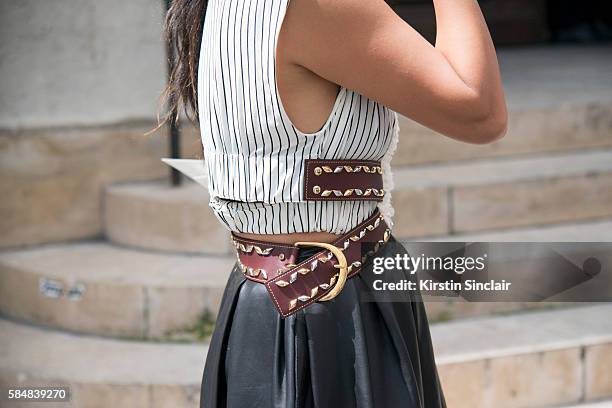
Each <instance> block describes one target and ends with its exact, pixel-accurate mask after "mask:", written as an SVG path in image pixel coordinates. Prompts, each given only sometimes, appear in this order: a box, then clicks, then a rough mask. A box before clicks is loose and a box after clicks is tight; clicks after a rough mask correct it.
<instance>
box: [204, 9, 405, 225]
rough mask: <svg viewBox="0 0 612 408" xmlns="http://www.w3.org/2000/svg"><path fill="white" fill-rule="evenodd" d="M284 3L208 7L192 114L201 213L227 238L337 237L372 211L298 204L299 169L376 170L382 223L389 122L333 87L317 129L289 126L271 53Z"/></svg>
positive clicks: (359, 206) (392, 139)
mask: <svg viewBox="0 0 612 408" xmlns="http://www.w3.org/2000/svg"><path fill="white" fill-rule="evenodd" d="M288 2H289V0H231V1H230V0H210V1H209V2H208V8H207V11H206V17H205V21H204V27H203V36H202V47H201V51H200V61H199V69H198V104H199V118H200V130H201V137H202V145H203V151H204V160H205V163H206V168H207V171H208V189H209V192H210V196H211V199H210V203H209V204H210V206H211V207H212V209H213V211H214V213H215V215H216V216H217V218H218V219H219V220H220V221H221V222H222V223H223V224H224V225H225V226H226V227H227V228H228V229H229V230H232V231H240V232H250V233H263V234H273V233H291V232H312V231H329V232H334V233H343V232H346V231H347V230H349V229H351V228H352V227H353V226H355V225H357V224H358V223H360V222H361V221H363V220H365V219H366V218H367V217H368V216H369V215H370V214H371V213H372V212H373V211H374V209H375V208H376V206H377V203H376V202H375V201H328V202H314V201H309V202H307V201H304V198H303V193H302V190H301V189H302V174H303V171H304V165H303V160H304V159H306V158H324V159H373V160H381V159H382V161H383V171H384V175H385V178H384V181H385V184H384V187H385V190H386V191H387V194H386V197H385V201H383V203H381V204H379V206H380V207H381V211H382V212H383V215H385V217H386V218H387V219H388V220H389V221H390V217H391V215H392V208H391V205H390V201H389V200H390V194H389V192H390V190H391V188H392V185H391V178H390V177H391V175H390V168H389V160H390V157H391V154H392V153H393V150H394V149H395V144H396V143H397V137H398V130H399V127H398V119H397V114H396V113H395V112H393V111H392V110H390V109H388V108H386V107H385V106H383V105H381V104H379V103H376V102H374V101H372V100H370V99H368V98H366V97H364V96H362V95H359V94H358V93H356V92H353V91H351V90H349V89H347V88H344V87H341V88H340V91H339V93H338V96H337V99H336V101H335V105H334V107H333V110H332V112H331V114H330V116H329V118H328V120H327V122H326V123H325V125H324V126H323V127H322V128H321V129H320V130H319V131H318V132H316V133H311V134H306V133H303V132H301V131H299V130H298V129H297V128H295V127H294V126H293V124H292V123H291V121H290V119H289V118H288V116H287V113H286V112H285V110H284V109H283V106H282V103H281V101H280V98H279V95H278V92H277V87H276V81H275V64H274V61H275V49H276V40H277V37H278V32H279V29H280V26H281V23H282V21H283V18H284V15H285V11H286V8H287V5H288Z"/></svg>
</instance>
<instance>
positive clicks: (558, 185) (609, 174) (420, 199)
mask: <svg viewBox="0 0 612 408" xmlns="http://www.w3.org/2000/svg"><path fill="white" fill-rule="evenodd" d="M393 174H394V179H395V188H394V191H393V192H392V202H393V206H394V207H395V209H396V212H395V218H394V220H395V224H394V233H395V235H396V236H397V237H398V238H402V239H415V240H418V239H421V238H435V237H442V238H444V239H447V238H452V237H453V236H455V235H457V236H464V235H466V234H475V233H482V232H486V231H489V232H491V234H494V235H495V234H502V235H503V234H505V233H506V232H505V231H504V230H507V232H508V234H510V235H512V234H514V232H512V231H513V229H520V228H523V229H527V230H525V231H526V232H525V233H526V234H528V235H538V234H539V233H540V232H539V231H540V228H542V231H543V232H542V235H543V236H548V237H552V236H554V234H556V233H559V235H557V236H556V238H555V239H554V240H571V239H572V238H571V237H572V236H573V235H575V234H576V233H575V232H574V231H573V230H572V229H571V228H570V227H568V228H565V229H563V227H562V225H568V224H578V227H580V224H582V223H586V222H595V221H593V220H599V221H602V222H603V221H604V220H606V219H608V220H609V219H610V218H612V149H598V150H586V151H579V152H572V153H555V154H545V155H539V156H530V157H521V158H504V159H499V158H498V159H482V160H473V161H470V162H462V163H455V164H444V165H428V166H418V167H403V168H401V167H400V168H394V170H393ZM105 211H106V212H105V216H104V219H105V230H106V231H107V235H108V237H109V239H110V240H111V241H113V242H115V243H118V244H122V245H129V246H134V247H140V248H149V249H156V250H164V251H176V252H188V253H209V254H229V253H230V252H231V248H230V246H229V242H230V241H229V239H228V237H229V233H228V232H227V231H226V230H225V229H224V228H223V227H222V226H221V224H220V223H219V221H218V220H217V219H216V218H215V217H214V215H213V214H212V211H211V210H210V209H209V208H208V195H207V191H206V188H205V187H204V186H200V185H198V184H195V183H192V182H187V183H185V185H184V186H181V187H179V188H174V189H172V188H170V187H168V186H167V185H166V184H165V183H161V182H160V183H154V182H153V183H144V184H143V183H134V184H125V185H120V186H113V187H111V188H109V189H108V190H107V193H106V205H105ZM555 225H559V227H560V228H561V229H559V230H557V231H555V230H552V231H548V232H546V231H547V229H548V228H551V227H553V226H555ZM600 227H601V228H600V229H597V228H595V230H594V231H593V232H595V233H599V232H601V229H602V228H604V229H605V224H604V225H601V226H600ZM580 228H581V229H582V230H583V231H585V232H584V234H587V232H586V231H587V230H588V227H586V226H585V227H580ZM598 231H599V232H598ZM604 233H605V231H604ZM517 234H518V235H517V236H520V232H519V233H517ZM606 234H607V233H606ZM607 236H609V234H608V235H607ZM564 237H566V238H564ZM601 238H602V237H599V236H593V237H591V240H592V239H601ZM517 239H521V238H517ZM587 240H589V239H587Z"/></svg>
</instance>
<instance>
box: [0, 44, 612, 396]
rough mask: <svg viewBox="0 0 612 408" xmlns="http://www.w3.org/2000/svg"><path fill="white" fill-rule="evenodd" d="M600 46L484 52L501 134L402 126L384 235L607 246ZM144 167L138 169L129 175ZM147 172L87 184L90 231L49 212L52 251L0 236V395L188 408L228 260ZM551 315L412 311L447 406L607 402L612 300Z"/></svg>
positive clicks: (192, 193)
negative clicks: (29, 391) (463, 137)
mask: <svg viewBox="0 0 612 408" xmlns="http://www.w3.org/2000/svg"><path fill="white" fill-rule="evenodd" d="M609 51H610V48H609V47H607V48H605V47H601V48H596V47H595V48H554V47H551V48H542V49H533V48H530V49H513V50H506V51H504V52H503V53H501V55H500V60H501V64H502V71H503V76H504V80H505V82H506V91H507V96H508V101H509V107H510V111H511V116H510V131H509V133H508V135H507V137H506V138H504V139H502V140H501V141H499V142H497V143H494V144H491V145H486V146H473V145H465V144H461V143H458V142H454V141H452V140H449V139H447V138H442V137H440V136H438V135H435V134H434V133H433V132H431V131H429V130H427V129H424V128H423V127H421V126H419V125H416V124H414V123H413V122H410V121H408V120H407V119H405V118H402V122H401V124H400V127H401V132H402V134H401V136H400V143H399V145H398V150H397V152H396V155H395V157H394V161H393V168H394V175H395V189H394V192H393V204H394V207H395V208H396V215H395V226H394V234H395V235H396V236H397V237H398V238H399V239H406V240H415V241H426V240H427V241H436V240H443V241H446V240H459V241H479V240H482V241H585V242H589V241H612V228H611V227H612V72H609V70H607V69H604V67H607V66H612V53H610V52H609ZM155 152H156V153H157V150H156V151H155ZM54 163H56V162H54ZM56 164H57V163H56ZM159 165H160V166H161V163H160V164H159ZM97 166H99V163H98V164H97ZM133 167H134V168H135V167H137V166H135V165H133ZM152 167H153V165H152V163H151V158H148V159H147V166H145V167H143V168H142V169H146V168H152ZM58 171H59V170H58ZM92 171H93V170H92ZM60 173H61V172H60ZM58 174H59V173H58ZM87 174H89V173H87ZM150 174H151V175H152V177H149V178H147V177H146V172H145V171H142V170H139V172H138V177H136V179H137V180H140V181H133V180H132V181H130V179H129V178H127V177H124V178H119V177H114V178H109V179H105V178H101V179H100V178H95V177H94V178H95V180H96V183H97V184H96V185H95V186H96V188H102V190H101V193H100V194H101V198H100V199H94V197H97V196H93V195H92V196H90V197H89V198H88V199H87V202H88V203H89V204H88V206H87V208H88V209H89V210H88V213H87V214H90V213H91V214H93V213H94V212H96V228H99V229H100V231H102V233H101V234H100V233H98V232H95V231H97V230H95V229H87V228H85V229H84V228H83V223H81V222H78V223H76V224H75V225H78V229H77V228H76V227H75V228H74V231H73V230H71V229H70V228H71V225H72V224H71V223H70V222H68V223H63V220H62V218H61V214H63V213H61V212H58V213H56V214H59V215H60V217H59V218H57V217H55V218H53V217H46V218H45V220H47V222H45V223H43V225H60V224H61V225H62V228H63V232H62V234H63V235H61V237H64V240H63V241H62V239H58V237H54V238H53V239H51V238H48V237H47V238H45V237H42V238H41V237H40V236H37V237H38V238H37V239H32V237H31V236H29V235H27V234H26V235H24V234H25V233H23V232H20V233H19V234H18V235H17V238H18V239H17V241H18V242H19V244H26V243H30V244H32V243H36V244H37V245H35V246H34V245H30V246H28V247H18V248H14V247H13V248H7V247H6V242H4V241H7V240H8V238H7V237H4V241H2V246H3V247H5V248H6V249H4V250H2V251H1V252H0V314H1V315H2V318H1V319H0V386H5V385H22V386H23V385H28V384H50V383H52V384H66V385H70V386H71V388H72V390H73V392H74V398H73V401H72V404H71V405H64V406H74V407H106V406H110V405H113V406H117V407H123V406H125V407H166V406H168V407H189V406H196V405H197V399H198V393H199V382H200V380H201V374H202V368H203V364H204V358H205V355H206V336H207V335H208V334H209V333H210V328H211V324H212V322H211V316H214V315H215V313H216V312H217V310H218V306H219V302H220V298H221V295H222V293H223V287H224V284H225V280H226V279H227V276H228V274H229V272H230V268H231V267H232V265H233V262H234V258H233V257H232V254H233V253H232V248H231V246H230V242H229V240H228V239H227V238H228V233H227V231H225V230H224V229H223V228H222V227H221V225H220V223H219V222H218V221H217V220H216V219H215V218H214V216H213V215H212V213H211V212H210V210H209V208H208V205H207V203H208V195H207V192H206V189H204V188H202V187H201V186H199V185H196V184H194V183H191V182H186V183H184V185H183V186H181V187H179V188H172V187H169V186H168V184H167V181H165V180H162V179H160V178H159V176H160V175H161V174H163V170H157V171H155V172H151V173H150ZM88 177H89V176H88ZM92 177H93V176H92ZM94 178H92V179H94ZM104 180H110V181H114V182H113V183H104V182H102V181H104ZM143 180H144V181H143ZM117 181H120V183H119V184H117V183H116V182H117ZM96 194H98V193H96ZM96 200H97V201H96ZM22 203H23V201H22ZM62 203H63V201H62ZM92 203H94V204H92ZM64 204H65V203H64ZM40 205H41V203H36V208H37V209H38V210H37V211H40V208H42V207H40ZM62 205H63V204H62ZM62 208H63V207H62ZM14 211H17V209H16V207H15V209H14ZM32 225H34V224H32ZM29 228H32V226H30V227H29ZM61 237H60V238H61ZM65 239H71V240H70V241H65ZM57 241H60V242H57ZM44 242H48V243H46V244H45V243H44ZM552 306H553V305H550V304H533V303H532V304H526V303H467V302H458V301H454V302H448V303H442V302H434V303H430V304H428V305H427V308H428V313H429V317H430V320H431V321H432V322H440V323H436V324H433V325H432V336H433V339H434V343H435V348H436V352H437V359H438V362H439V364H440V374H441V376H442V381H443V383H444V388H445V392H446V393H447V398H448V400H449V406H450V407H485V408H489V407H491V408H497V407H500V408H504V407H508V408H519V407H524V408H536V407H554V406H559V407H561V406H570V405H572V404H574V405H576V404H579V405H578V406H584V407H585V408H586V407H587V406H588V405H584V404H586V403H587V402H589V403H590V402H592V401H595V402H597V401H600V400H605V399H612V359H611V356H612V326H611V325H610V322H612V319H609V316H610V314H611V313H612V309H611V306H610V305H605V304H600V305H576V304H560V305H554V306H559V308H555V309H554V310H534V309H542V308H546V309H551V308H552ZM580 404H582V405H580ZM605 404H607V402H597V403H596V404H595V405H594V407H598V408H603V407H604V406H605ZM11 406H18V405H11ZM57 406H62V405H57ZM572 406H573V405H572Z"/></svg>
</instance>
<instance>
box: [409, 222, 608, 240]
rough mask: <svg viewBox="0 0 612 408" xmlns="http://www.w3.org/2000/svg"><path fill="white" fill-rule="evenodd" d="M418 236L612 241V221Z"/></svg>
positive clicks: (452, 238)
mask: <svg viewBox="0 0 612 408" xmlns="http://www.w3.org/2000/svg"><path fill="white" fill-rule="evenodd" d="M418 239H419V241H431V242H593V241H597V242H612V220H610V219H604V220H595V221H582V222H571V223H563V224H555V225H541V226H536V227H527V228H511V229H505V230H497V231H486V232H477V233H471V234H470V233H467V234H455V235H445V236H438V237H419V238H418Z"/></svg>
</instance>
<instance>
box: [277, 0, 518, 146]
mask: <svg viewBox="0 0 612 408" xmlns="http://www.w3.org/2000/svg"><path fill="white" fill-rule="evenodd" d="M434 6H435V9H436V19H437V27H438V32H437V39H436V45H435V47H434V46H432V45H431V44H429V43H428V42H427V41H426V40H425V39H424V38H423V37H422V36H421V35H420V34H419V33H417V32H416V31H415V30H414V29H413V28H412V27H411V26H410V25H409V24H407V23H406V22H404V21H403V20H402V19H401V18H400V17H399V16H397V14H395V12H393V10H392V9H391V8H390V7H389V6H388V5H387V4H386V3H385V2H384V1H383V0H368V1H363V0H292V2H291V7H290V8H289V10H288V12H287V16H286V19H287V20H289V19H291V20H292V21H291V24H288V25H287V27H288V29H287V30H286V34H285V35H286V36H287V37H288V38H291V42H292V44H299V46H298V47H294V48H292V49H291V52H290V56H289V57H290V58H291V59H292V61H294V62H295V63H296V64H299V65H301V66H303V67H305V68H307V69H309V70H310V71H312V72H314V73H315V74H317V75H319V76H321V77H323V78H325V79H327V80H329V81H332V82H335V83H337V84H340V85H342V86H344V87H347V88H349V89H353V90H355V91H357V92H359V93H361V94H363V95H365V96H367V97H369V98H371V99H374V100H376V101H378V102H380V103H382V104H384V105H386V106H388V107H389V108H391V109H393V110H395V111H397V112H398V113H400V114H402V115H405V116H407V117H409V118H411V119H413V120H415V121H417V122H419V123H421V124H423V125H425V126H427V127H429V128H432V129H434V130H436V131H438V132H440V133H442V134H444V135H447V136H449V137H452V138H455V139H458V140H462V141H465V142H469V143H488V142H491V141H493V140H496V139H498V138H500V137H502V136H503V134H504V133H505V129H506V123H507V113H506V105H505V100H504V94H503V88H502V84H501V80H500V75H499V68H498V64H497V58H496V55H495V49H494V47H493V44H492V41H491V38H490V35H489V32H488V29H487V26H486V23H485V21H484V19H483V17H482V14H481V12H480V8H479V6H478V3H477V2H476V0H434Z"/></svg>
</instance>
